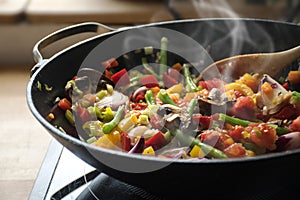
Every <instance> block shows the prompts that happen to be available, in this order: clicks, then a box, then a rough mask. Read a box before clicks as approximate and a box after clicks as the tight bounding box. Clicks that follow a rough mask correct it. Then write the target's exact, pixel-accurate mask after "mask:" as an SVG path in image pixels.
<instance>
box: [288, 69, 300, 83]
mask: <svg viewBox="0 0 300 200" xmlns="http://www.w3.org/2000/svg"><path fill="white" fill-rule="evenodd" d="M287 80H288V81H289V82H290V83H291V84H297V83H300V71H290V72H289V74H288V77H287Z"/></svg>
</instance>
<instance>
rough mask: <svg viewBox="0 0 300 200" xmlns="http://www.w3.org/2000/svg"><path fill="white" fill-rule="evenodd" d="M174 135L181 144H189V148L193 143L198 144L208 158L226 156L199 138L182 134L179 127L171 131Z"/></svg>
mask: <svg viewBox="0 0 300 200" xmlns="http://www.w3.org/2000/svg"><path fill="white" fill-rule="evenodd" d="M171 134H172V135H173V136H174V137H177V138H178V139H179V141H180V142H181V144H182V145H184V146H189V147H190V148H193V147H194V146H195V145H196V146H199V147H200V148H201V149H202V151H203V152H204V153H205V154H206V155H207V156H208V157H210V158H227V156H226V154H224V153H223V152H222V151H220V150H218V149H216V148H214V147H212V146H210V145H208V144H205V143H202V142H201V141H200V140H198V139H196V138H194V137H192V136H189V135H185V134H183V132H182V131H181V130H179V129H175V130H174V131H173V132H172V133H171Z"/></svg>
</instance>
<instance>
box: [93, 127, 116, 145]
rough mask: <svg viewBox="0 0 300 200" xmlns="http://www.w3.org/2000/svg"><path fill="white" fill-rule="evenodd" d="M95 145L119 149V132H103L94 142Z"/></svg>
mask: <svg viewBox="0 0 300 200" xmlns="http://www.w3.org/2000/svg"><path fill="white" fill-rule="evenodd" d="M95 145H96V146H100V147H104V148H108V149H120V148H121V134H120V132H119V131H113V132H111V133H109V134H104V135H103V136H102V137H100V138H99V139H98V140H97V141H96V142H95Z"/></svg>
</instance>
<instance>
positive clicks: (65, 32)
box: [31, 22, 116, 74]
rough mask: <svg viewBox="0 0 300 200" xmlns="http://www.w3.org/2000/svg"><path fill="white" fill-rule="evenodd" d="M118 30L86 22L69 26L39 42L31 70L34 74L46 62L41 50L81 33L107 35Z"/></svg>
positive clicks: (34, 50) (35, 47)
mask: <svg viewBox="0 0 300 200" xmlns="http://www.w3.org/2000/svg"><path fill="white" fill-rule="evenodd" d="M114 30H116V29H114V28H111V27H109V26H106V25H103V24H100V23H97V22H86V23H81V24H76V25H72V26H68V27H66V28H63V29H60V30H58V31H55V32H53V33H51V34H49V35H47V36H46V37H44V38H42V39H41V40H40V41H38V42H37V43H36V44H35V45H34V47H33V58H34V61H35V62H36V63H37V64H36V65H35V66H34V67H33V68H32V70H31V73H32V74H33V73H34V72H35V71H36V70H37V69H38V68H39V67H40V66H41V64H42V63H43V62H44V61H45V60H46V59H44V58H43V56H42V54H41V52H40V51H41V50H42V49H43V48H45V47H46V46H48V45H50V44H52V43H54V42H56V41H58V40H60V39H63V38H66V37H69V36H72V35H76V34H79V33H85V32H95V33H96V32H101V33H106V32H110V31H114Z"/></svg>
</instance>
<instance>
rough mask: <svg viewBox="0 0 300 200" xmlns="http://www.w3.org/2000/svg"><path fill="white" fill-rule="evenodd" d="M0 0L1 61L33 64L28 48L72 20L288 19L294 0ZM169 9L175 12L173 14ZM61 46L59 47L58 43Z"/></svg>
mask: <svg viewBox="0 0 300 200" xmlns="http://www.w3.org/2000/svg"><path fill="white" fill-rule="evenodd" d="M165 2H167V1H149V0H135V1H132V0H101V1H100V0H0V45H1V47H0V66H18V65H33V64H34V61H33V58H32V48H33V46H34V44H35V43H36V42H37V41H38V40H40V39H41V38H42V37H44V36H46V35H47V34H49V33H51V32H53V31H55V30H57V29H60V28H62V27H65V26H68V25H70V24H74V23H80V22H84V21H98V22H101V23H104V24H107V25H112V26H115V27H120V26H128V25H134V24H144V23H149V22H155V21H166V20H173V19H174V17H176V15H174V14H178V16H180V18H183V19H187V18H206V17H251V18H264V19H276V20H286V18H287V16H288V14H289V13H288V11H290V10H291V8H290V7H289V8H288V5H289V3H290V4H291V3H293V1H292V0H260V1H257V0H228V1H220V0H211V1H205V0H202V1H200V0H169V1H168V3H165ZM172 14H173V15H172ZM58 49H59V48H58Z"/></svg>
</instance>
